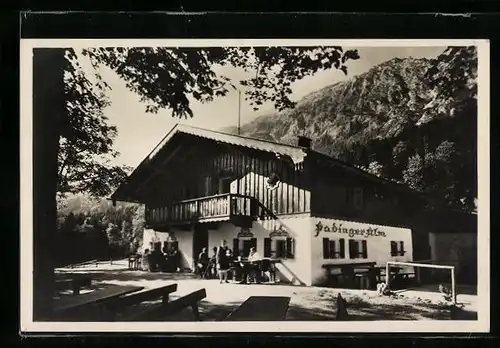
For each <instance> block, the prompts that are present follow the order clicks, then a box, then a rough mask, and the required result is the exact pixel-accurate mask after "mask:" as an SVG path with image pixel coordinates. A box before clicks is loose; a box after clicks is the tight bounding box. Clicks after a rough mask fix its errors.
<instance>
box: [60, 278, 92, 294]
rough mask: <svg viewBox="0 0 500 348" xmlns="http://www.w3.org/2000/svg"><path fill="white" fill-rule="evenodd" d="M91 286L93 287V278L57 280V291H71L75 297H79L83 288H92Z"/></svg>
mask: <svg viewBox="0 0 500 348" xmlns="http://www.w3.org/2000/svg"><path fill="white" fill-rule="evenodd" d="M91 285H92V278H91V277H75V278H62V279H56V290H57V291H61V290H67V289H71V290H72V291H73V295H79V294H80V289H81V288H84V287H90V286H91Z"/></svg>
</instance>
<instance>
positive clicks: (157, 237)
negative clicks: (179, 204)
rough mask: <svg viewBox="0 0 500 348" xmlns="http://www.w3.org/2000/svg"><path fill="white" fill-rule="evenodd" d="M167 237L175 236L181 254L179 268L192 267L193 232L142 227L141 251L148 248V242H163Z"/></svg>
mask: <svg viewBox="0 0 500 348" xmlns="http://www.w3.org/2000/svg"><path fill="white" fill-rule="evenodd" d="M169 237H171V238H175V240H177V242H178V244H179V252H180V254H181V268H183V269H186V268H189V269H193V268H192V267H193V265H192V263H193V262H192V258H193V232H192V231H184V230H178V229H172V230H171V231H169V232H158V231H155V230H153V229H144V233H143V244H142V252H144V250H146V249H150V242H151V241H153V242H161V244H162V246H163V242H165V241H167V240H169Z"/></svg>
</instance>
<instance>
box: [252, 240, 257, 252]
mask: <svg viewBox="0 0 500 348" xmlns="http://www.w3.org/2000/svg"><path fill="white" fill-rule="evenodd" d="M251 241H252V246H253V247H254V248H255V251H257V238H252V239H251Z"/></svg>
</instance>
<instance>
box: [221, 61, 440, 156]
mask: <svg viewBox="0 0 500 348" xmlns="http://www.w3.org/2000/svg"><path fill="white" fill-rule="evenodd" d="M429 65H430V62H429V60H425V59H411V58H409V59H398V58H396V59H393V60H390V61H388V62H385V63H383V64H381V65H378V66H376V67H374V68H372V69H371V70H369V71H368V72H366V73H364V74H361V75H358V76H355V77H353V78H351V79H350V80H347V81H342V82H339V83H336V84H334V85H331V86H328V87H325V88H323V89H321V90H319V91H316V92H313V93H311V94H309V95H307V96H306V97H304V98H303V99H301V100H300V101H299V102H298V103H297V106H296V107H295V108H294V109H293V110H287V111H285V112H282V113H276V114H269V115H264V116H261V117H258V118H257V119H255V120H253V121H252V122H250V123H248V124H245V125H244V126H243V127H242V129H241V133H242V134H243V135H247V136H252V137H257V138H261V139H267V140H274V141H281V142H286V143H291V144H293V143H294V142H295V141H296V137H297V136H298V135H305V136H309V137H311V138H312V139H314V142H313V148H314V149H315V150H317V151H319V152H323V153H326V154H329V155H334V156H338V157H343V156H344V153H343V152H344V151H345V147H346V146H347V147H348V148H349V145H351V144H357V143H360V144H366V142H367V141H369V140H371V139H375V138H387V137H394V136H396V135H398V134H399V133H400V132H401V131H402V130H403V129H404V128H405V127H407V126H408V125H409V124H411V123H415V122H416V121H417V120H418V119H419V118H420V117H421V113H420V112H421V110H422V109H423V107H424V106H425V105H426V104H427V103H428V102H429V101H430V99H431V96H430V94H429V91H428V89H426V86H425V85H424V83H423V80H424V79H423V74H424V72H425V70H426V69H427V68H428V67H429ZM226 131H231V132H235V131H236V129H235V128H231V129H226Z"/></svg>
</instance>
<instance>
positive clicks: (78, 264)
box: [66, 259, 99, 268]
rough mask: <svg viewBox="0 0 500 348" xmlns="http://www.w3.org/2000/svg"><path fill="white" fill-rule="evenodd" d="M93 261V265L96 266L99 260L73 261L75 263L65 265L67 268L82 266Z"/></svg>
mask: <svg viewBox="0 0 500 348" xmlns="http://www.w3.org/2000/svg"><path fill="white" fill-rule="evenodd" d="M93 263H95V266H96V267H97V266H98V265H99V260H97V259H95V260H90V261H85V262H80V263H75V264H72V265H68V266H66V267H67V268H76V267H83V266H87V265H91V264H93Z"/></svg>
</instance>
